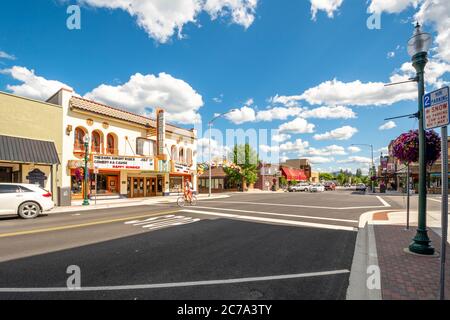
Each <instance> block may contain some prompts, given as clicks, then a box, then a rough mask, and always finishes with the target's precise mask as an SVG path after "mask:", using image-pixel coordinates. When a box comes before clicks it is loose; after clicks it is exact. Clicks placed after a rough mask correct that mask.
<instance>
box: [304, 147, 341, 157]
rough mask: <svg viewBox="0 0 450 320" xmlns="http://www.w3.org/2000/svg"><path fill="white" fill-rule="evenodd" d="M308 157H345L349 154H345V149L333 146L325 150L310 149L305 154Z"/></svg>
mask: <svg viewBox="0 0 450 320" xmlns="http://www.w3.org/2000/svg"><path fill="white" fill-rule="evenodd" d="M305 155H306V156H345V155H347V153H346V152H345V148H344V147H341V146H337V145H331V146H328V147H325V148H321V149H316V148H309V149H308V150H307V151H306V152H305Z"/></svg>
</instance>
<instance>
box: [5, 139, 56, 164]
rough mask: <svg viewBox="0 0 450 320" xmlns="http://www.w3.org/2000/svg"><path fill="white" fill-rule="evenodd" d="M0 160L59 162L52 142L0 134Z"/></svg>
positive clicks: (32, 162) (35, 162) (34, 162)
mask: <svg viewBox="0 0 450 320" xmlns="http://www.w3.org/2000/svg"><path fill="white" fill-rule="evenodd" d="M0 161H7V162H17V163H29V164H44V165H54V164H60V161H59V157H58V152H57V151H56V147H55V144H54V143H53V142H50V141H41V140H33V139H25V138H18V137H9V136H1V135H0Z"/></svg>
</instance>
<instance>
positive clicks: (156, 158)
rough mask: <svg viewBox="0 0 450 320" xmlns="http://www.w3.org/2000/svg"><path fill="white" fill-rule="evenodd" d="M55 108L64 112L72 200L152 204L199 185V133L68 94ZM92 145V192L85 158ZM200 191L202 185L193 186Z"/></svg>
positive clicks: (160, 115)
mask: <svg viewBox="0 0 450 320" xmlns="http://www.w3.org/2000/svg"><path fill="white" fill-rule="evenodd" d="M48 101H49V102H51V103H54V104H58V105H60V106H61V107H62V110H63V122H62V125H63V143H64V150H63V156H62V160H61V163H62V178H61V179H62V185H64V186H70V188H71V192H72V199H82V198H83V197H84V195H85V194H86V193H87V194H88V195H90V196H91V197H92V196H97V197H98V198H146V197H156V196H167V195H170V194H171V193H174V192H178V191H179V189H180V188H182V187H183V186H184V183H185V182H186V181H187V180H189V181H193V182H196V179H197V176H196V166H197V163H196V132H195V130H186V129H182V128H178V127H175V126H173V125H170V124H166V121H165V113H164V111H163V110H158V111H157V115H156V118H155V119H151V118H147V117H144V116H140V115H137V114H133V113H130V112H127V111H124V110H121V109H118V108H114V107H110V106H107V105H104V104H101V103H97V102H95V101H90V100H86V99H83V98H80V97H77V96H74V94H73V92H72V91H69V90H66V89H62V90H60V91H58V92H57V93H56V94H55V95H54V96H53V97H51V98H50V99H49V100H48ZM86 140H88V141H89V142H88V148H87V153H88V155H89V156H88V169H89V184H88V190H84V183H83V182H84V162H85V161H84V158H85V155H86V144H85V143H86ZM193 185H194V186H195V185H196V183H193Z"/></svg>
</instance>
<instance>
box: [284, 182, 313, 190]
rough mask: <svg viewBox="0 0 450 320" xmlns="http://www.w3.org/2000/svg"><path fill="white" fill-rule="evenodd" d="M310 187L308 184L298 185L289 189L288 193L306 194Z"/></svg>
mask: <svg viewBox="0 0 450 320" xmlns="http://www.w3.org/2000/svg"><path fill="white" fill-rule="evenodd" d="M309 188H310V185H309V183H299V184H297V185H295V186H290V187H289V192H307V191H309Z"/></svg>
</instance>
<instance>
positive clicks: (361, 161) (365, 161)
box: [338, 157, 372, 164]
mask: <svg viewBox="0 0 450 320" xmlns="http://www.w3.org/2000/svg"><path fill="white" fill-rule="evenodd" d="M338 163H346V164H350V163H353V164H372V159H370V158H366V157H349V158H348V159H345V160H340V161H338Z"/></svg>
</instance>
